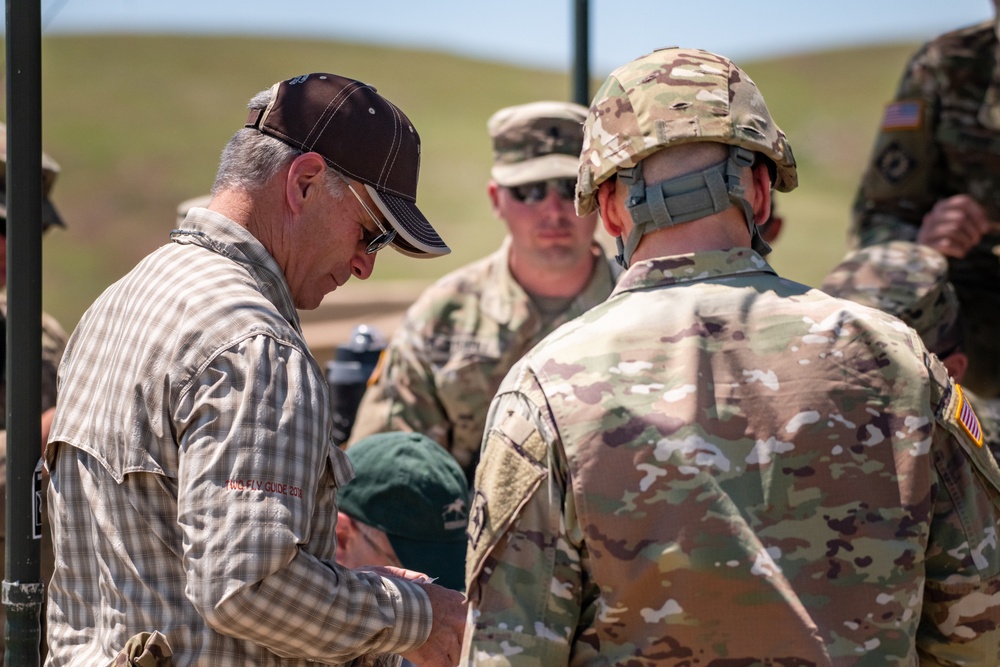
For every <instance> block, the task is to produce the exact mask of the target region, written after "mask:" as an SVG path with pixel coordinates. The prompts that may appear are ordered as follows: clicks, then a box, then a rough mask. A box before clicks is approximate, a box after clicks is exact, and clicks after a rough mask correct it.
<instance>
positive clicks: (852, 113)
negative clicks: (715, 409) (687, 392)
mask: <svg viewBox="0 0 1000 667" xmlns="http://www.w3.org/2000/svg"><path fill="white" fill-rule="evenodd" d="M913 48H914V45H897V46H887V47H883V48H877V49H864V50H848V51H837V52H828V53H818V54H812V55H805V56H798V57H794V58H784V59H780V60H773V61H766V62H743V63H740V64H741V65H742V66H743V67H744V69H746V70H747V71H748V73H749V74H750V75H751V76H752V77H753V78H754V79H755V80H756V81H757V83H758V85H759V86H760V87H761V89H762V90H763V91H764V94H765V97H766V98H767V99H768V101H769V104H770V106H771V110H772V113H773V114H774V115H775V117H776V118H777V119H778V121H779V124H781V125H782V127H783V128H784V129H785V131H786V132H787V133H788V135H789V137H790V139H791V143H792V145H793V148H794V150H795V155H796V156H797V158H798V160H799V161H800V165H801V171H800V182H801V186H800V188H799V189H798V190H797V191H796V192H794V193H792V194H790V195H784V196H781V197H780V198H779V202H778V203H779V208H780V210H781V212H782V213H783V215H784V216H785V217H786V227H785V232H784V234H783V236H782V238H781V239H780V240H779V242H778V244H777V249H776V252H775V254H774V260H773V261H774V263H775V265H776V266H777V267H778V268H779V270H781V271H782V272H783V273H784V274H785V275H787V276H789V277H791V278H794V279H797V280H801V281H803V282H807V283H816V282H817V281H818V280H819V279H820V278H821V277H822V275H823V274H824V273H825V271H826V269H827V268H829V267H830V266H832V265H833V264H834V263H835V262H836V261H837V260H838V259H839V257H840V256H841V255H842V253H843V250H844V239H845V231H846V228H847V223H848V217H849V210H850V203H851V198H852V196H853V191H854V188H855V186H856V183H857V180H858V177H859V174H860V170H861V169H862V167H863V165H864V162H865V160H866V158H867V152H868V150H869V148H870V145H871V142H872V140H873V137H874V132H875V127H876V123H877V122H878V117H879V114H880V110H881V106H882V104H883V103H884V102H885V100H886V98H887V97H888V96H890V95H891V93H892V91H893V89H894V87H895V84H896V80H897V78H898V76H899V73H900V71H901V69H902V67H903V64H904V63H905V60H906V58H907V56H908V55H909V53H910V52H911V51H912V50H913ZM42 71H43V105H44V108H43V132H44V135H43V145H44V147H45V150H46V152H48V153H49V154H50V155H52V156H53V157H54V158H55V159H56V160H57V161H58V162H59V163H60V164H61V165H62V168H63V173H62V175H61V176H60V179H59V181H58V183H57V185H56V188H55V193H54V199H55V201H56V204H57V206H58V207H59V208H60V210H61V212H62V213H63V215H64V217H65V218H66V220H67V221H68V224H69V228H68V229H67V230H56V231H54V232H52V233H50V235H49V236H48V238H47V239H46V241H45V269H44V281H45V282H44V301H45V304H44V305H45V308H46V310H48V311H49V312H51V313H52V314H54V315H55V316H56V317H57V318H58V319H59V320H60V321H62V322H63V324H64V326H66V328H67V329H70V328H72V327H73V326H74V325H75V324H76V322H77V321H78V320H79V318H80V316H81V315H82V313H83V311H84V310H85V309H86V307H87V306H88V305H89V304H90V303H91V301H93V299H94V298H95V297H96V296H97V295H98V294H99V293H100V291H101V290H102V289H103V288H104V287H105V286H106V285H107V284H109V283H110V282H112V281H113V280H115V279H117V278H118V277H119V276H121V275H122V274H123V273H124V272H125V271H127V270H128V269H129V268H131V266H132V265H134V264H135V262H136V261H137V260H138V259H139V258H141V257H142V256H143V255H144V254H146V253H147V252H149V251H150V250H151V249H152V248H155V247H157V246H158V245H160V244H162V243H164V242H165V241H166V238H167V233H168V232H169V230H170V229H171V228H172V226H173V224H174V215H175V213H174V212H175V207H176V205H177V204H178V202H180V201H182V200H184V199H187V198H189V197H193V196H196V195H200V194H203V193H205V192H207V191H208V188H209V187H210V185H211V182H212V179H213V177H214V173H215V167H216V161H217V159H218V155H219V151H220V150H221V148H222V146H223V145H224V144H225V142H226V141H227V139H228V138H229V136H230V135H231V134H232V133H233V132H234V131H235V130H236V129H238V128H239V127H241V126H242V123H243V121H244V119H245V104H246V101H247V100H248V99H249V98H250V97H251V96H253V95H254V94H255V93H257V92H258V91H260V90H262V89H264V88H267V87H268V86H270V85H271V84H272V83H274V82H276V81H278V80H281V79H284V78H287V77H290V76H294V75H297V74H302V73H307V72H314V71H329V72H335V73H338V74H344V75H347V76H351V77H355V78H358V79H361V80H363V81H366V82H368V83H371V84H373V85H375V86H376V87H377V88H378V89H379V91H380V92H382V93H383V94H384V95H385V96H386V97H388V98H389V99H391V100H392V101H393V102H395V103H397V104H398V105H399V106H400V107H401V108H402V109H403V110H404V111H405V112H406V113H407V114H408V115H409V116H410V118H411V119H412V120H413V122H414V124H415V125H416V127H417V129H418V131H419V132H420V134H421V138H422V140H423V169H422V172H421V182H420V191H419V195H418V201H419V202H420V204H421V208H422V209H423V210H424V211H425V213H426V214H427V215H428V217H430V218H431V219H432V220H433V221H434V223H435V225H436V226H438V227H439V229H440V230H441V232H442V235H443V236H444V237H445V239H446V240H447V241H448V243H449V245H451V246H452V248H453V249H454V252H453V254H452V255H451V256H449V257H447V258H444V259H440V260H434V261H415V260H410V259H406V258H403V257H401V256H399V255H397V254H395V253H392V252H389V253H385V254H382V255H380V256H379V264H378V266H377V267H376V272H375V277H374V278H373V279H374V280H378V279H396V280H398V279H406V278H415V279H418V280H427V281H429V280H431V279H433V278H436V277H438V276H440V275H442V274H443V273H445V272H446V271H449V270H451V269H453V268H455V267H457V266H459V265H461V264H464V263H466V262H468V261H470V260H471V259H473V258H476V257H479V256H481V255H483V254H485V253H486V252H488V251H489V250H491V249H492V248H494V247H495V246H496V245H497V243H498V242H499V240H500V238H501V236H502V234H503V229H502V226H501V224H500V223H499V222H497V221H495V220H494V219H493V217H492V213H491V211H490V209H489V206H488V203H487V200H486V196H485V184H486V181H487V178H488V174H489V165H490V159H491V156H490V146H489V141H488V138H487V137H486V131H485V123H486V119H487V118H488V116H489V115H490V114H491V113H492V112H493V111H494V110H496V109H498V108H500V107H502V106H506V105H510V104H517V103H522V102H528V101H533V100H537V99H567V98H568V97H569V95H570V91H571V82H570V78H569V73H568V72H551V71H541V70H529V69H524V68H519V67H511V66H505V65H497V64H492V63H487V62H481V61H475V60H469V59H462V58H458V57H455V56H450V55H441V54H437V53H429V52H420V51H412V50H393V49H387V48H381V47H370V46H362V45H356V44H345V43H332V42H321V41H289V40H266V39H260V38H252V39H250V38H247V39H233V38H226V39H217V38H209V37H191V38H187V37H185V38H180V37H148V36H142V37H122V36H87V37H69V36H57V37H47V38H45V39H44V40H43V67H42ZM594 74H595V79H602V78H603V76H604V74H605V73H604V72H595V73H594ZM595 87H596V84H595ZM344 289H350V285H348V286H347V287H345V288H344Z"/></svg>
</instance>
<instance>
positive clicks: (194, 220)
mask: <svg viewBox="0 0 1000 667" xmlns="http://www.w3.org/2000/svg"><path fill="white" fill-rule="evenodd" d="M170 240H171V241H173V242H174V243H178V244H181V245H196V246H199V247H202V248H205V249H206V250H211V251H212V252H215V253H218V254H220V255H223V256H224V257H228V258H229V259H231V260H233V261H234V262H236V263H238V264H240V265H242V266H243V267H244V268H246V270H247V272H248V273H250V275H251V276H252V277H253V279H254V281H256V283H257V287H258V288H259V289H260V291H261V293H262V294H263V295H264V297H265V298H267V300H268V301H270V302H271V303H273V304H274V307H275V308H277V309H278V312H280V313H281V314H282V315H283V316H284V317H285V319H287V320H288V321H289V322H290V323H291V324H292V326H293V327H295V330H296V331H298V332H299V333H302V331H301V327H300V325H299V313H298V311H297V310H295V302H294V301H293V300H292V293H291V291H290V290H289V289H288V283H287V282H285V276H284V274H282V273H281V268H280V267H279V266H278V263H277V262H275V261H274V258H273V257H271V255H270V253H268V252H267V249H266V248H265V247H264V246H263V245H262V244H261V242H260V241H258V240H257V239H256V237H254V235H253V234H251V233H250V232H249V231H247V230H246V229H245V228H244V227H241V226H240V225H238V224H237V223H235V222H233V221H232V220H230V219H229V218H227V217H226V216H224V215H222V214H221V213H216V212H215V211H209V210H208V209H207V208H192V209H191V210H190V211H189V212H188V214H187V217H186V218H185V219H184V222H182V223H181V225H180V227H178V228H177V229H175V230H173V231H172V232H170Z"/></svg>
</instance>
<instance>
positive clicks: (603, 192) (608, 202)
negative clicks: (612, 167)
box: [597, 178, 631, 236]
mask: <svg viewBox="0 0 1000 667" xmlns="http://www.w3.org/2000/svg"><path fill="white" fill-rule="evenodd" d="M597 208H598V209H599V210H600V213H601V223H602V224H603V225H604V229H605V230H606V231H607V232H608V234H610V235H611V236H622V234H623V233H624V231H625V218H628V219H629V221H631V217H630V216H629V215H628V212H627V211H626V210H625V202H623V201H622V198H621V197H619V196H618V179H615V178H612V179H610V180H607V181H604V182H603V183H601V184H600V185H599V186H597Z"/></svg>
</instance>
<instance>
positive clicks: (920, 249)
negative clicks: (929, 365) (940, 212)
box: [820, 241, 961, 356]
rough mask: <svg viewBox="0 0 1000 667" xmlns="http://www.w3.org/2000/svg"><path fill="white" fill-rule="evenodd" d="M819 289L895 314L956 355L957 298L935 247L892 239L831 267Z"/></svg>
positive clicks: (935, 347)
mask: <svg viewBox="0 0 1000 667" xmlns="http://www.w3.org/2000/svg"><path fill="white" fill-rule="evenodd" d="M820 289H822V290H823V291H824V292H826V293H827V294H830V295H832V296H836V297H840V298H843V299H848V300H850V301H855V302H857V303H860V304H862V305H865V306H870V307H872V308H878V309H879V310H882V311H885V312H887V313H889V314H890V315H895V316H896V317H898V318H899V319H901V320H902V321H903V322H905V323H906V324H908V325H909V326H911V327H913V329H915V330H916V332H917V333H918V334H920V338H921V339H923V341H924V345H926V346H927V349H928V350H930V351H931V352H934V353H936V354H938V355H939V356H947V355H948V354H951V353H952V352H954V351H955V349H956V348H957V347H958V346H959V344H960V343H961V328H960V327H959V326H958V315H959V304H958V297H957V296H956V294H955V288H954V287H953V286H952V284H951V283H950V282H949V281H948V260H947V259H946V258H945V256H944V255H942V254H941V253H939V252H938V251H937V250H934V249H933V248H929V247H927V246H925V245H921V244H918V243H913V242H910V241H890V242H888V243H879V244H876V245H871V246H868V247H865V248H861V249H859V250H855V251H853V252H851V253H848V254H847V256H846V257H844V259H843V260H842V261H841V262H840V264H838V265H837V266H836V267H834V269H833V270H832V271H830V273H829V274H828V275H827V276H826V278H824V279H823V284H822V285H821V286H820Z"/></svg>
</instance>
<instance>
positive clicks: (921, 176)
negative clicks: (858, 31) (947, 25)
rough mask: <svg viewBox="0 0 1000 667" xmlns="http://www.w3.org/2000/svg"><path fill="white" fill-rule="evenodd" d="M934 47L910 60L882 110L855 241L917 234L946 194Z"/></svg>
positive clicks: (855, 217)
mask: <svg viewBox="0 0 1000 667" xmlns="http://www.w3.org/2000/svg"><path fill="white" fill-rule="evenodd" d="M928 49H929V47H928V46H925V47H924V48H923V49H922V50H921V51H919V52H918V53H917V54H916V55H914V57H913V58H912V59H911V60H910V62H909V64H908V65H907V68H906V71H905V73H904V74H903V77H902V79H901V81H900V84H899V87H898V89H897V91H896V95H895V98H894V99H893V100H892V101H890V102H888V103H887V104H886V105H885V107H884V108H883V110H882V117H881V120H880V125H879V128H878V135H877V136H876V138H875V143H874V146H873V147H872V150H871V154H870V157H869V161H868V165H867V167H866V168H865V171H864V175H863V176H862V180H861V184H860V187H859V188H858V192H857V195H856V197H855V201H854V205H853V209H852V225H851V230H850V236H851V244H852V245H855V246H868V245H872V244H874V243H883V242H886V241H890V240H894V239H902V240H915V239H916V235H917V231H918V229H919V227H920V223H921V222H922V220H923V216H924V214H925V213H926V212H927V211H929V210H930V209H931V208H932V207H933V206H934V202H936V201H937V200H938V199H940V198H941V194H940V192H941V186H940V181H941V176H940V174H939V169H940V161H941V151H940V147H939V146H938V144H937V142H936V140H935V130H936V127H937V117H938V93H937V86H938V81H937V77H936V75H935V72H934V69H933V67H932V64H931V62H930V61H932V60H933V59H932V58H930V55H929V51H928Z"/></svg>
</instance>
